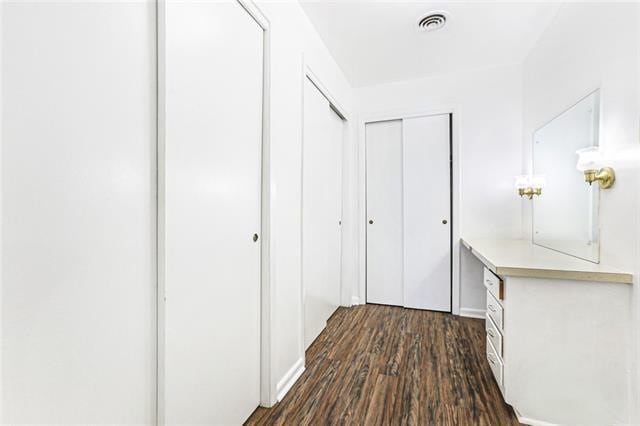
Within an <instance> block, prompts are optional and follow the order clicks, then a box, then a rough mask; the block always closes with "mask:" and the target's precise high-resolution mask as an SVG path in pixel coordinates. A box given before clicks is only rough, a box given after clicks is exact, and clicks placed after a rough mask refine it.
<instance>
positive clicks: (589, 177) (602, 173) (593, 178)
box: [584, 167, 616, 189]
mask: <svg viewBox="0 0 640 426" xmlns="http://www.w3.org/2000/svg"><path fill="white" fill-rule="evenodd" d="M584 180H585V182H587V183H588V184H589V185H591V184H593V182H598V184H599V185H600V188H602V189H608V188H611V187H612V186H613V184H614V183H615V181H616V173H615V171H614V170H613V169H612V168H611V167H603V168H601V169H600V170H585V171H584Z"/></svg>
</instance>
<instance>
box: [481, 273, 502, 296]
mask: <svg viewBox="0 0 640 426" xmlns="http://www.w3.org/2000/svg"><path fill="white" fill-rule="evenodd" d="M484 286H485V287H486V288H487V290H488V291H490V292H491V294H493V296H494V297H495V298H496V299H498V300H502V299H503V298H504V297H503V294H504V293H503V288H502V287H503V283H502V280H501V279H500V278H498V276H497V275H495V274H494V273H493V272H491V271H490V270H488V269H487V268H484Z"/></svg>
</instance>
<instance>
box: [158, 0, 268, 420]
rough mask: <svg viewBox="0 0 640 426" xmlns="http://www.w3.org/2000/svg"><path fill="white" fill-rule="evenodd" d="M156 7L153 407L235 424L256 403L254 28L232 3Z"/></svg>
mask: <svg viewBox="0 0 640 426" xmlns="http://www.w3.org/2000/svg"><path fill="white" fill-rule="evenodd" d="M165 5H166V6H165V7H166V9H165V10H164V19H165V21H164V38H165V43H166V46H165V52H164V60H163V66H164V69H165V74H164V96H165V98H164V102H163V105H164V111H165V132H166V134H165V144H166V153H165V173H164V176H165V197H164V206H165V229H164V236H165V237H164V249H165V256H166V257H165V259H164V264H165V270H164V274H165V276H164V282H165V299H166V300H165V304H164V306H163V307H164V322H163V324H164V342H163V343H164V344H163V353H162V355H161V356H162V357H163V359H162V358H161V371H162V373H163V375H164V387H163V388H162V389H161V397H160V399H161V404H162V405H161V412H162V413H163V420H164V422H166V423H167V424H210V425H214V424H215V425H218V424H220V425H221V424H229V425H230V424H241V423H242V422H244V420H246V418H247V417H248V416H249V415H250V414H251V413H252V411H253V410H254V409H255V408H256V407H257V405H258V403H259V384H260V378H259V373H260V370H259V367H260V366H259V363H260V241H259V240H257V241H254V234H255V235H256V238H257V236H258V234H259V233H260V205H261V204H260V191H261V144H262V95H263V93H262V91H263V37H264V34H263V30H262V28H261V27H260V26H259V25H258V23H257V22H256V21H255V20H254V19H253V18H252V17H251V16H250V15H249V14H248V13H247V11H246V10H245V9H244V8H243V7H242V6H241V5H240V4H238V3H236V2H232V1H226V2H215V1H180V0H175V1H174V0H169V1H167V2H166V3H165Z"/></svg>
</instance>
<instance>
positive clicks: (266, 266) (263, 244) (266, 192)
mask: <svg viewBox="0 0 640 426" xmlns="http://www.w3.org/2000/svg"><path fill="white" fill-rule="evenodd" d="M166 1H167V0H156V20H155V21H156V22H155V23H156V40H155V49H156V153H157V154H156V191H157V194H156V268H157V269H156V278H157V291H156V335H157V340H156V360H155V361H156V388H155V394H156V407H155V411H156V423H157V424H164V423H165V419H164V410H165V406H164V364H165V354H164V318H165V311H164V293H165V275H164V270H165V266H166V265H165V258H164V250H165V246H164V244H165V228H164V224H165V209H164V204H165V182H164V173H165V168H164V165H165V162H166V157H165V144H166V135H165V127H166V120H165V109H164V106H165V102H166V100H165V92H166V87H165V81H166V79H165V67H164V64H165V60H166V51H165V34H166V33H165V31H166ZM236 1H237V3H238V4H239V5H240V6H241V7H242V8H243V9H244V10H245V11H246V12H247V13H248V14H249V16H250V17H251V18H252V19H253V20H254V21H255V22H256V23H257V24H258V25H259V26H260V28H262V30H263V52H262V55H263V56H262V57H263V62H262V144H261V159H262V160H261V161H262V171H261V175H262V176H261V194H260V195H261V197H260V198H261V200H260V203H261V212H260V231H259V232H260V234H261V241H260V327H259V330H260V331H259V340H260V342H259V347H260V354H259V363H260V365H259V371H260V377H259V383H258V387H259V391H260V400H259V401H258V402H259V405H261V406H266V407H271V406H273V405H274V404H275V402H276V399H275V394H276V392H275V390H276V385H275V378H274V372H275V368H274V363H275V359H274V358H275V357H274V356H273V352H274V349H273V346H274V344H273V343H274V332H273V325H274V324H275V321H274V319H273V312H272V309H271V307H272V306H273V304H272V301H273V300H274V298H275V295H274V293H275V292H274V289H273V286H272V285H271V282H272V279H271V267H270V263H271V252H272V248H273V247H272V246H273V243H272V239H271V232H270V231H271V221H270V218H271V201H272V200H271V191H270V187H271V174H270V134H271V128H270V122H271V120H270V105H271V102H270V100H271V29H270V22H269V19H268V18H267V16H266V15H265V14H264V13H263V12H262V11H261V10H260V8H259V7H258V6H257V5H256V4H255V3H254V2H253V0H236Z"/></svg>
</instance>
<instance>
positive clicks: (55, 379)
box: [0, 1, 156, 424]
mask: <svg viewBox="0 0 640 426" xmlns="http://www.w3.org/2000/svg"><path fill="white" fill-rule="evenodd" d="M0 7H1V8H2V14H3V20H2V24H1V26H2V59H3V61H2V84H3V88H2V89H3V92H2V118H1V119H0V122H1V123H2V130H1V132H2V166H1V169H2V198H3V200H2V227H3V235H2V297H1V299H2V308H1V311H2V383H1V384H0V387H1V388H2V402H0V404H1V405H2V410H1V411H2V419H1V420H0V423H2V424H27V423H29V424H153V423H154V422H155V401H156V397H155V387H156V386H155V385H156V331H155V327H156V324H155V307H156V275H155V271H156V265H155V256H156V255H155V246H156V239H155V235H156V234H155V226H156V224H155V222H156V221H155V217H156V200H155V193H156V188H155V186H156V185H155V173H156V170H155V161H156V160H155V158H156V120H155V114H156V102H155V99H156V96H155V75H156V72H155V50H154V46H155V5H154V4H153V2H87V1H82V2H2V4H1V5H0Z"/></svg>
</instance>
